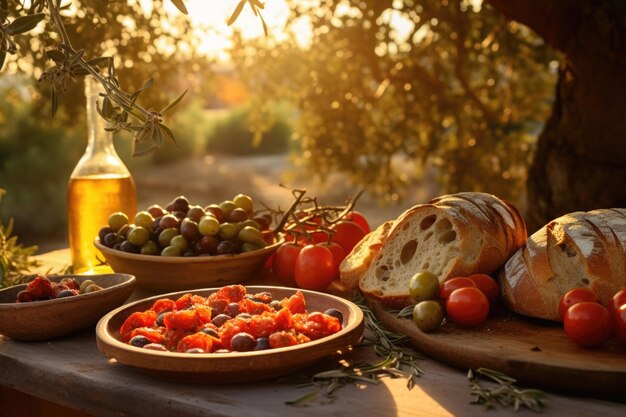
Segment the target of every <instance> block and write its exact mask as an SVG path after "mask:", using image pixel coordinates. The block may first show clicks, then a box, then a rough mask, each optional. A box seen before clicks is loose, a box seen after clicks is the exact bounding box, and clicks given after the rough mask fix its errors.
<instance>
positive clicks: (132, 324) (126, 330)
mask: <svg viewBox="0 0 626 417" xmlns="http://www.w3.org/2000/svg"><path fill="white" fill-rule="evenodd" d="M156 319H157V315H156V313H155V312H154V311H152V310H147V311H144V312H140V311H137V312H135V313H133V314H131V315H130V316H128V318H127V319H126V321H124V324H122V327H121V328H120V334H121V335H122V340H123V341H124V342H128V341H129V340H130V334H131V332H132V331H133V330H135V329H136V328H138V327H152V326H153V325H154V323H155V322H156Z"/></svg>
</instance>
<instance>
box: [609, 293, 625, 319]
mask: <svg viewBox="0 0 626 417" xmlns="http://www.w3.org/2000/svg"><path fill="white" fill-rule="evenodd" d="M624 304H626V288H622V289H621V290H619V291H618V292H616V293H615V295H614V296H613V298H612V299H611V304H609V310H611V314H616V313H617V310H619V308H620V307H621V306H623V305H624Z"/></svg>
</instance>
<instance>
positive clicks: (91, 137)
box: [85, 77, 116, 155]
mask: <svg viewBox="0 0 626 417" xmlns="http://www.w3.org/2000/svg"><path fill="white" fill-rule="evenodd" d="M100 91H102V87H101V85H100V83H99V82H98V81H97V80H96V79H95V78H93V77H86V78H85V96H86V98H87V134H88V137H87V138H88V142H87V150H86V151H85V153H86V154H93V153H97V152H104V153H107V154H114V155H115V154H116V152H115V147H114V146H113V133H112V132H110V131H107V130H106V127H107V126H108V125H109V123H107V122H106V121H105V120H104V119H103V118H102V117H100V115H99V114H98V107H97V106H98V104H97V103H98V101H99V102H100V103H102V97H101V96H100V95H99V93H100Z"/></svg>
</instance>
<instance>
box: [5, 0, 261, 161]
mask: <svg viewBox="0 0 626 417" xmlns="http://www.w3.org/2000/svg"><path fill="white" fill-rule="evenodd" d="M16 1H17V2H18V6H17V9H16V10H17V13H20V14H22V13H23V15H20V16H17V17H15V18H13V19H12V20H11V19H10V17H11V16H10V12H9V8H8V0H0V69H2V66H3V64H4V61H5V59H6V55H7V54H11V55H13V54H16V53H17V46H16V43H15V40H14V37H15V36H16V35H20V34H23V33H26V32H29V31H31V30H32V29H34V28H35V27H37V25H38V24H39V23H40V22H41V21H43V20H44V19H45V18H46V16H48V17H49V22H50V24H51V25H52V26H53V27H54V29H55V31H56V32H57V33H58V35H59V36H60V38H61V39H60V41H59V42H57V44H56V45H55V47H53V48H51V49H49V50H46V51H45V55H46V57H47V58H48V59H49V60H50V61H52V63H53V64H52V66H50V67H48V68H47V69H46V70H45V71H44V72H43V73H42V75H41V77H40V78H39V82H45V83H48V84H49V85H50V91H51V114H52V116H54V115H55V114H56V112H57V109H58V105H59V95H60V93H63V94H65V93H66V92H67V89H68V87H69V85H70V84H71V83H76V82H78V81H79V80H80V79H81V77H84V76H87V75H90V76H92V77H94V78H95V79H96V80H97V81H98V82H99V83H100V84H101V85H102V87H103V89H104V92H103V93H101V94H100V95H101V97H102V100H101V102H98V106H97V108H98V113H99V114H100V116H101V117H102V118H103V119H105V120H106V121H107V122H109V124H110V127H108V128H107V130H109V131H114V132H118V131H122V130H123V131H127V132H131V133H132V135H133V147H132V155H133V156H140V155H145V154H148V153H151V152H153V151H155V150H157V149H159V148H160V147H161V146H162V144H163V141H164V139H165V138H167V139H169V140H170V141H172V143H174V144H175V143H176V136H175V135H174V133H173V132H172V130H171V129H170V128H168V127H167V126H166V125H165V124H164V114H165V113H166V112H168V111H169V110H171V109H172V108H174V106H176V105H177V104H178V103H179V102H180V101H181V100H182V99H183V97H184V96H185V94H186V93H187V90H185V91H184V92H183V93H182V94H180V95H179V96H178V97H177V98H176V99H174V100H173V101H172V102H170V104H168V105H167V106H165V107H164V108H163V109H161V110H155V109H153V108H147V107H145V106H143V105H141V104H139V103H138V98H139V96H140V94H141V93H142V92H143V91H145V90H146V89H148V88H150V87H151V86H152V84H153V80H152V79H150V80H148V81H146V82H145V83H144V85H143V86H142V87H141V88H139V89H138V90H136V91H133V92H132V93H129V92H126V91H124V90H122V88H121V87H120V85H121V84H120V81H119V79H118V78H117V75H116V72H115V65H114V61H113V58H112V57H110V56H101V57H96V58H89V57H85V50H84V49H76V48H75V47H74V46H73V45H72V41H71V39H70V38H69V36H68V34H67V31H66V29H65V26H64V24H63V17H62V15H61V12H62V11H63V10H66V9H67V8H68V7H69V5H70V3H69V2H67V3H66V4H63V0H32V1H31V2H30V6H29V7H27V6H26V2H25V0H16ZM170 1H171V2H172V4H173V5H174V6H175V7H176V8H177V9H178V10H179V11H180V12H181V13H183V14H188V12H187V7H186V6H185V3H184V1H183V0H170ZM246 3H247V4H249V5H250V8H251V9H252V12H253V13H254V14H255V15H256V16H258V17H259V18H260V20H261V23H262V25H263V30H264V31H265V34H266V35H267V25H266V24H265V20H264V19H263V17H262V16H261V14H260V11H259V10H262V9H263V8H264V7H265V5H264V3H262V2H260V1H259V0H241V1H240V2H239V3H238V4H237V6H236V7H235V10H234V12H233V14H232V15H231V17H230V19H229V20H228V24H229V25H231V24H233V23H234V22H235V21H236V20H237V18H238V17H239V15H240V13H241V11H242V10H243V7H244V6H245V4H246Z"/></svg>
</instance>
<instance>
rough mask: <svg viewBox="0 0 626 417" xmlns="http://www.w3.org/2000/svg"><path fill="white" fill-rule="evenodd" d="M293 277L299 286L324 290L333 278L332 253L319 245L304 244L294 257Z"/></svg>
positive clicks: (333, 259)
mask: <svg viewBox="0 0 626 417" xmlns="http://www.w3.org/2000/svg"><path fill="white" fill-rule="evenodd" d="M295 277H296V284H298V287H300V288H304V289H307V290H315V291H322V290H325V289H326V288H328V286H329V285H330V283H331V282H332V281H333V279H334V278H335V258H334V257H333V253H332V252H331V251H330V250H328V249H327V248H325V247H323V246H320V245H307V246H305V247H304V248H302V250H301V251H300V254H299V255H298V257H297V259H296V267H295Z"/></svg>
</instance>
